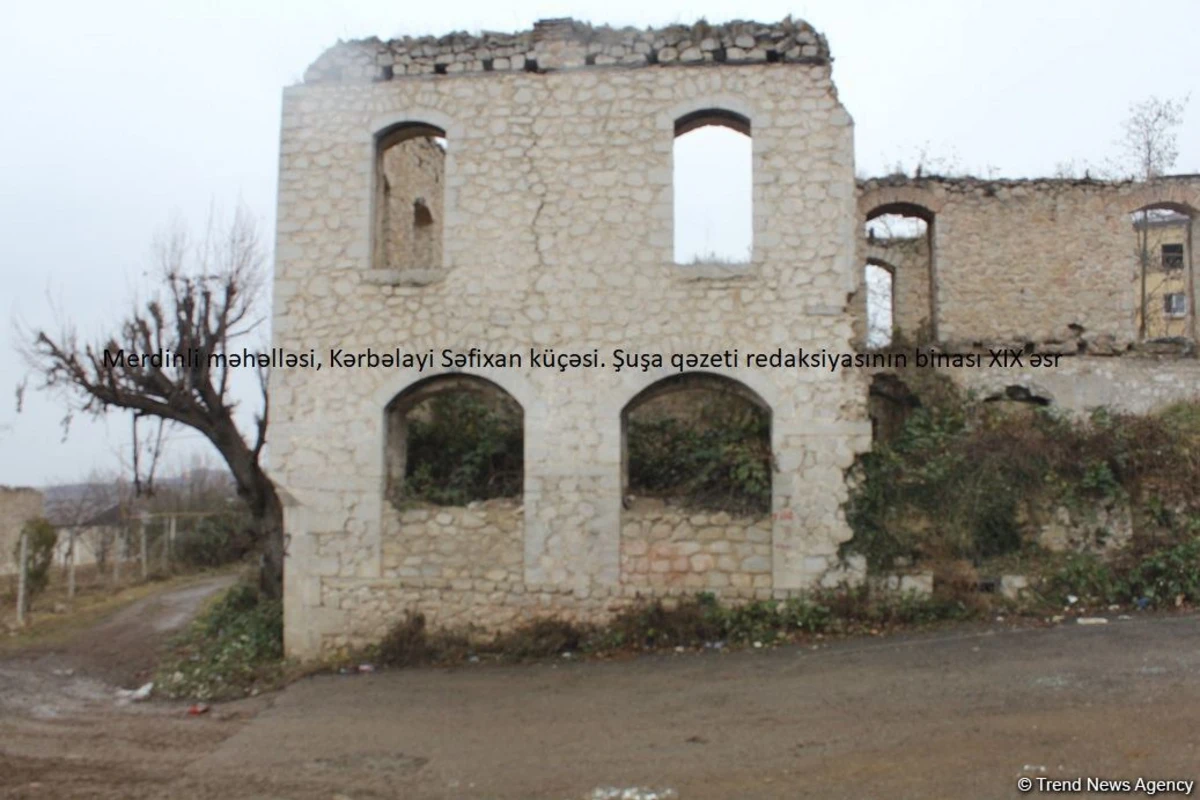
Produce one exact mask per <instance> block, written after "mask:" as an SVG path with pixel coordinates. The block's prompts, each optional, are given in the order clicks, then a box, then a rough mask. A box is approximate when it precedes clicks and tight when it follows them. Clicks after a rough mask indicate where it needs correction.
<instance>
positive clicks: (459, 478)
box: [386, 375, 524, 508]
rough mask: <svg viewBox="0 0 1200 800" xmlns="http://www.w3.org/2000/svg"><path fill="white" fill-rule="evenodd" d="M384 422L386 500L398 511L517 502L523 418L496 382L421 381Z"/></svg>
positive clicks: (393, 404) (463, 378) (451, 378)
mask: <svg viewBox="0 0 1200 800" xmlns="http://www.w3.org/2000/svg"><path fill="white" fill-rule="evenodd" d="M386 421H387V452H386V464H387V496H388V499H389V500H391V502H392V503H393V505H395V506H396V507H397V508H404V507H406V506H408V505H412V504H414V503H422V502H423V503H432V504H435V505H443V506H463V505H466V504H468V503H471V502H474V501H478V500H490V499H493V498H500V497H520V495H521V491H522V485H523V471H524V413H523V411H522V409H521V406H520V404H519V403H517V401H516V400H515V399H514V398H513V397H512V396H511V395H510V394H508V393H507V392H505V391H504V390H503V389H501V388H500V387H499V386H497V385H496V384H494V383H492V382H491V381H488V380H485V379H483V378H477V377H474V376H469V375H445V376H438V377H434V378H429V379H427V380H424V381H421V382H419V383H417V384H415V385H413V386H412V387H409V388H408V389H406V390H405V391H403V392H401V393H400V394H399V395H397V396H396V398H395V399H394V400H393V401H392V402H391V403H389V404H388V407H387V410H386Z"/></svg>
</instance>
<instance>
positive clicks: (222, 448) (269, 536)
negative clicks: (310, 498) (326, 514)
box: [208, 418, 284, 599]
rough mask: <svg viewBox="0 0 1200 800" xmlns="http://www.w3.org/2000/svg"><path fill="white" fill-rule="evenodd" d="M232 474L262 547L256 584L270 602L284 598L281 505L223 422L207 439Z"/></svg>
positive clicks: (255, 460)
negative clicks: (271, 599) (270, 599)
mask: <svg viewBox="0 0 1200 800" xmlns="http://www.w3.org/2000/svg"><path fill="white" fill-rule="evenodd" d="M208 438H209V440H210V441H211V442H212V443H213V444H214V445H215V446H216V448H217V450H218V451H219V452H220V453H221V455H222V456H223V457H224V459H225V463H226V464H227V465H228V466H229V471H230V472H231V473H233V479H234V482H235V483H236V484H237V493H238V496H239V497H241V498H242V500H243V501H245V503H246V508H247V509H248V510H249V512H250V516H251V518H252V519H253V520H254V525H255V527H256V529H257V530H256V533H257V537H256V541H258V542H259V543H260V545H261V547H262V556H261V558H260V561H259V576H258V584H259V588H260V589H261V591H262V592H263V593H264V594H265V595H266V596H267V597H270V598H273V599H278V598H280V597H282V596H283V557H284V547H283V504H282V503H281V502H280V500H279V493H278V492H276V491H275V484H274V483H272V481H271V479H270V477H268V476H267V473H266V471H265V470H264V469H263V468H262V465H261V464H260V463H259V460H258V453H256V452H254V450H253V449H251V448H250V447H249V446H248V445H247V444H246V442H245V440H244V439H242V437H241V434H239V433H238V430H237V428H236V427H234V424H233V420H232V419H231V418H226V419H225V420H222V421H221V423H220V424H218V426H217V428H216V429H215V430H214V431H213V432H212V434H211V435H210V436H209V437H208Z"/></svg>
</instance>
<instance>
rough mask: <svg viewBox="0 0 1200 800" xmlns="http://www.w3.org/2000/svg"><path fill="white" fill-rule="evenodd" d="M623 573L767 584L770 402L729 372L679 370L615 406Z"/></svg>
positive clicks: (701, 582)
mask: <svg viewBox="0 0 1200 800" xmlns="http://www.w3.org/2000/svg"><path fill="white" fill-rule="evenodd" d="M621 433H622V437H621V438H622V463H623V470H624V474H623V475H622V486H623V487H624V490H625V498H624V499H625V502H624V503H623V508H622V514H621V572H622V581H623V582H625V583H627V584H629V585H633V586H641V587H645V588H647V589H649V590H653V589H665V588H672V587H682V588H685V589H695V590H697V591H700V590H703V591H711V592H716V593H719V594H724V595H730V596H735V597H753V596H757V595H756V594H755V593H756V592H765V591H769V590H770V588H771V586H772V583H771V581H772V577H771V575H772V558H773V554H772V547H771V541H772V538H771V537H772V530H771V526H772V520H771V515H770V510H771V507H772V482H773V480H772V479H773V471H774V469H773V460H772V455H771V410H770V408H769V407H768V406H767V404H766V403H765V402H763V400H762V398H760V397H759V396H758V395H757V394H755V393H754V392H752V391H751V390H750V389H748V388H747V387H745V386H744V385H742V384H740V383H738V382H737V381H734V380H731V379H729V378H725V377H722V376H719V375H713V374H708V373H685V374H683V375H679V376H675V377H672V378H667V379H665V380H662V381H659V382H658V383H655V384H653V385H652V386H650V387H648V388H647V389H645V390H643V391H642V392H641V393H639V394H638V395H637V396H636V397H634V398H633V399H632V400H630V401H629V403H628V404H627V405H626V406H625V409H624V410H623V411H622V412H621Z"/></svg>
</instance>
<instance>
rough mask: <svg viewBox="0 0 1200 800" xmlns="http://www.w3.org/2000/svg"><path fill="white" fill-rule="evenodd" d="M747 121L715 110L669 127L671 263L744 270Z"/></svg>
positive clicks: (749, 176) (749, 191) (749, 186)
mask: <svg viewBox="0 0 1200 800" xmlns="http://www.w3.org/2000/svg"><path fill="white" fill-rule="evenodd" d="M752 164H753V156H752V148H751V140H750V120H749V119H747V118H746V117H744V116H742V115H741V114H736V113H734V112H732V111H724V110H720V109H707V110H704V111H697V112H694V113H691V114H688V115H686V116H683V117H680V118H679V119H678V120H676V121H675V145H674V150H673V167H674V189H675V263H676V264H696V265H700V264H747V263H749V262H750V257H751V254H752V252H753V249H754V209H753V199H752V197H753V166H752Z"/></svg>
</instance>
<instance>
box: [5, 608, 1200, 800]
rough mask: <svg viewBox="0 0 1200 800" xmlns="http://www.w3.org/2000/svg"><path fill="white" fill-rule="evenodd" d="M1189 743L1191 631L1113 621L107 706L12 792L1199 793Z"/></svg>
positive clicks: (20, 750) (10, 779) (43, 741)
mask: <svg viewBox="0 0 1200 800" xmlns="http://www.w3.org/2000/svg"><path fill="white" fill-rule="evenodd" d="M1198 730H1200V617H1197V616H1194V615H1188V616H1170V617H1139V618H1138V619H1135V620H1130V621H1118V620H1116V619H1115V618H1114V619H1113V621H1112V622H1111V624H1108V625H1104V626H1094V627H1088V626H1081V625H1074V624H1069V625H1063V626H1061V627H1057V628H1050V629H1024V630H1021V629H1017V630H1013V629H999V628H997V629H995V630H989V629H981V628H958V629H952V630H950V631H948V632H947V631H943V632H940V633H935V634H922V635H913V636H907V637H895V638H890V639H860V640H853V641H845V642H839V643H836V644H833V645H830V646H827V647H823V648H821V649H817V650H813V649H809V648H796V647H791V648H781V649H779V650H773V651H748V652H742V653H734V654H729V655H719V654H715V653H714V654H708V655H695V654H685V655H678V656H675V655H672V656H661V657H647V658H639V659H635V660H632V661H626V662H608V663H572V662H569V661H565V660H563V661H560V662H558V663H554V664H537V665H527V666H513V667H495V666H472V667H465V668H461V669H455V670H433V669H429V670H409V671H399V672H383V673H377V674H373V675H355V676H334V675H327V676H319V677H316V678H311V679H308V680H305V681H302V682H300V683H298V684H295V685H293V686H292V687H290V688H289V689H287V690H286V691H284V692H282V693H280V694H278V695H275V696H274V697H272V698H268V699H258V700H256V701H254V702H252V703H249V704H245V703H244V704H239V705H233V706H224V707H221V708H218V709H216V710H215V711H214V713H212V714H209V715H206V716H205V717H199V718H189V717H187V716H185V715H184V714H183V713H182V708H181V707H179V706H173V705H172V706H167V705H151V706H149V707H142V706H137V707H131V708H116V707H114V706H113V705H112V703H111V701H110V700H106V701H105V702H103V703H100V702H87V703H83V704H82V705H81V706H79V707H76V708H74V709H73V710H71V711H70V712H69V713H61V714H60V715H59V716H57V717H55V718H52V719H46V718H38V716H37V715H36V714H35V713H33V712H32V711H31V710H29V709H25V710H21V711H18V712H16V713H14V712H13V711H12V710H11V709H10V710H8V711H6V712H5V717H4V718H3V719H2V720H0V792H4V791H7V793H8V794H7V795H3V796H9V797H21V798H25V797H28V798H50V797H54V798H57V797H97V798H117V797H131V798H135V797H136V798H141V797H147V798H149V797H155V798H159V797H163V798H166V797H171V798H189V797H196V798H301V799H303V798H326V799H328V800H332V799H334V798H338V799H339V800H346V798H353V799H354V800H364V799H365V798H395V797H402V798H513V799H514V800H515V799H517V798H520V799H521V800H531V799H533V798H562V799H563V800H575V799H576V798H592V797H604V796H606V795H605V794H604V793H603V792H602V791H600V792H598V791H597V790H604V789H608V788H613V789H625V788H630V787H646V788H651V789H657V790H659V791H660V796H663V794H662V793H664V792H666V795H665V796H675V797H678V798H680V800H692V799H693V798H695V799H697V800H707V799H709V798H712V799H714V800H715V799H716V798H720V799H721V800H725V799H726V798H799V797H820V798H843V797H844V798H863V797H888V798H920V799H921V800H928V799H929V798H941V797H945V798H966V797H970V798H1007V797H1017V796H1022V795H1020V794H1019V793H1018V791H1017V778H1018V776H1020V775H1028V776H1031V777H1033V778H1038V777H1045V778H1075V777H1084V778H1086V777H1089V776H1095V777H1102V778H1111V779H1125V778H1128V779H1130V780H1136V778H1138V777H1146V778H1155V779H1187V780H1195V779H1197V778H1200V752H1198V747H1200V737H1197V735H1196V731H1198ZM667 790H670V792H667ZM672 793H673V794H672ZM1193 793H1195V790H1193ZM1033 794H1034V795H1036V794H1037V792H1034V793H1033ZM642 796H644V797H648V796H649V795H642ZM1143 796H1144V795H1143ZM1160 796H1170V795H1160Z"/></svg>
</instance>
